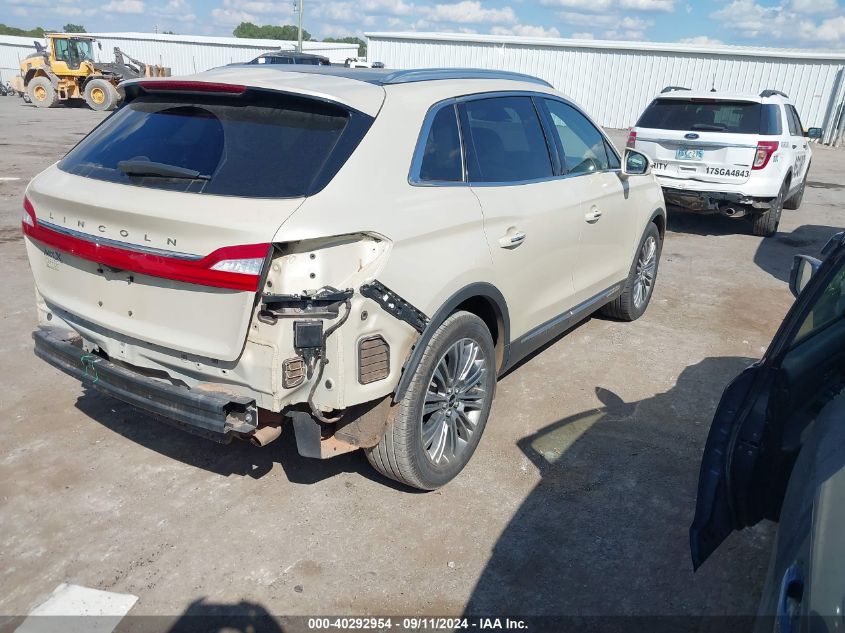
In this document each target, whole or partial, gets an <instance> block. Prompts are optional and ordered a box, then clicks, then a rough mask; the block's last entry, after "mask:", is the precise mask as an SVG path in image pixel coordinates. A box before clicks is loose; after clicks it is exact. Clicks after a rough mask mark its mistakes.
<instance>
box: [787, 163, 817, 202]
mask: <svg viewBox="0 0 845 633" xmlns="http://www.w3.org/2000/svg"><path fill="white" fill-rule="evenodd" d="M809 175H810V168H809V167H807V173H806V174H805V175H804V180H802V181H801V187H800V188H799V189H798V191H796V192H795V193H794V194H793V196H792V197H791V198H790V199H789V200H787V201H786V202H784V203H783V208H784V209H789V210H790V211H797V210H798V209H799V208H801V203H802V202H803V201H804V191H806V189H807V176H809Z"/></svg>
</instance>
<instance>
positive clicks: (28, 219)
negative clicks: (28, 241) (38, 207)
mask: <svg viewBox="0 0 845 633" xmlns="http://www.w3.org/2000/svg"><path fill="white" fill-rule="evenodd" d="M21 222H22V223H23V225H24V227H27V226H28V227H30V228H32V229H34V228H35V225H36V224H38V220H37V219H36V218H35V209H34V208H33V207H32V203H31V202H30V201H29V198H27V197H26V196H24V197H23V217H22V218H21Z"/></svg>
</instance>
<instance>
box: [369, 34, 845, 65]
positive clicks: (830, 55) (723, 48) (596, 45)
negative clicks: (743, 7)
mask: <svg viewBox="0 0 845 633" xmlns="http://www.w3.org/2000/svg"><path fill="white" fill-rule="evenodd" d="M365 35H366V37H368V38H375V39H394V40H420V41H436V42H475V43H484V44H499V45H507V44H512V45H517V46H544V47H551V48H591V49H605V50H607V49H617V50H628V51H660V52H669V53H692V54H707V55H726V56H733V57H736V56H740V57H775V58H786V59H821V60H845V52H843V51H841V50H839V51H831V50H822V49H818V50H816V49H806V48H805V49H801V48H764V47H754V46H728V45H724V44H719V45H714V44H687V43H681V42H631V41H615V40H579V39H566V38H559V37H521V36H517V35H477V34H474V33H423V32H416V31H396V32H389V31H380V32H372V33H366V34H365Z"/></svg>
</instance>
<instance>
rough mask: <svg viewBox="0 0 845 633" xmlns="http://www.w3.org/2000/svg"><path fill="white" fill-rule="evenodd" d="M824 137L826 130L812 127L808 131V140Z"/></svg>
mask: <svg viewBox="0 0 845 633" xmlns="http://www.w3.org/2000/svg"><path fill="white" fill-rule="evenodd" d="M822 136H824V130H823V129H821V128H820V127H811V128H810V129H809V130H807V138H821V137H822Z"/></svg>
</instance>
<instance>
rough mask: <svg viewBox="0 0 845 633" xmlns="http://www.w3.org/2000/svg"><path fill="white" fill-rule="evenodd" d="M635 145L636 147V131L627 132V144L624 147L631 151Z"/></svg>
mask: <svg viewBox="0 0 845 633" xmlns="http://www.w3.org/2000/svg"><path fill="white" fill-rule="evenodd" d="M636 145H637V131H636V130H631V131H630V132H628V143H627V144H626V145H625V147H629V148H631V149H634V147H635V146H636Z"/></svg>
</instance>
